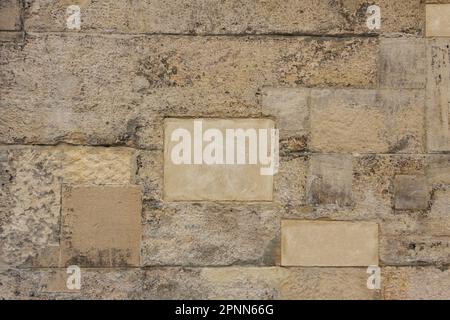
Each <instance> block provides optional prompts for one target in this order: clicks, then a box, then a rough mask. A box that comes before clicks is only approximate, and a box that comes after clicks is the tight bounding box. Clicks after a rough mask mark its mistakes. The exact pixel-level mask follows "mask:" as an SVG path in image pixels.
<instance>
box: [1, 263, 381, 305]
mask: <svg viewBox="0 0 450 320" xmlns="http://www.w3.org/2000/svg"><path fill="white" fill-rule="evenodd" d="M64 271H65V269H57V270H49V269H25V270H15V271H9V272H7V273H0V298H5V299H257V300H260V299H378V298H379V297H380V292H379V290H369V289H367V287H366V282H367V276H368V275H367V274H366V270H365V268H279V267H225V268H179V267H164V268H161V267H159V268H148V269H145V270H142V269H81V290H80V291H79V292H64V291H63V292H61V291H59V292H58V291H54V292H46V291H48V290H46V287H47V286H48V283H49V281H50V280H51V279H52V277H54V275H55V274H56V273H57V272H59V273H61V274H62V273H64Z"/></svg>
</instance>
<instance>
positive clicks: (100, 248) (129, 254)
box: [61, 186, 141, 267]
mask: <svg viewBox="0 0 450 320" xmlns="http://www.w3.org/2000/svg"><path fill="white" fill-rule="evenodd" d="M62 210H63V211H62V212H63V213H62V222H61V224H62V231H61V258H62V261H61V264H62V266H68V265H78V266H80V267H124V266H139V265H140V242H141V191H140V188H139V187H137V186H101V187H98V186H65V187H64V189H63V200H62Z"/></svg>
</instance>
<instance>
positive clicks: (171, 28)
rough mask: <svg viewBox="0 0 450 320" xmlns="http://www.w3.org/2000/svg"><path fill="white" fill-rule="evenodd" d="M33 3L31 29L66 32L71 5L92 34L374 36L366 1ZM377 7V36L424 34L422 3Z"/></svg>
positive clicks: (391, 1)
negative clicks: (379, 22) (379, 25)
mask: <svg viewBox="0 0 450 320" xmlns="http://www.w3.org/2000/svg"><path fill="white" fill-rule="evenodd" d="M28 2H29V3H28V6H27V10H26V16H25V26H26V29H27V30H28V31H63V30H65V28H66V27H65V26H66V24H65V21H66V15H65V9H66V7H67V6H68V5H69V4H78V5H80V8H81V12H82V30H83V31H88V32H92V31H93V32H96V31H102V32H116V33H183V34H265V33H276V34H279V33H295V34H299V33H302V34H303V33H306V34H330V35H334V34H349V33H355V34H366V33H369V32H370V30H369V29H368V28H367V26H366V19H367V16H368V15H367V14H366V12H367V8H368V6H369V4H368V3H367V2H365V1H362V0H358V1H335V2H323V1H317V0H303V1H296V0H284V1H282V0H273V1H271V2H254V1H250V0H245V1H237V0H232V1H227V2H225V3H224V2H222V1H219V0H208V1H201V0H194V1H193V0H177V1H171V2H166V1H163V0H157V1H149V0H139V1H133V2H131V3H128V2H123V3H122V2H117V1H113V0H108V1H103V2H102V3H98V2H96V1H89V0H74V1H70V2H67V1H63V2H54V1H48V0H47V1H42V0H39V1H38V0H29V1H28ZM377 5H378V6H380V8H381V12H382V18H383V20H382V28H381V30H374V32H373V33H409V34H421V33H422V30H423V20H424V19H423V14H422V11H421V6H420V1H418V0H413V1H411V0H401V1H399V0H397V1H395V0H380V1H378V2H377Z"/></svg>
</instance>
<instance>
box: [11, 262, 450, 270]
mask: <svg viewBox="0 0 450 320" xmlns="http://www.w3.org/2000/svg"><path fill="white" fill-rule="evenodd" d="M448 266H449V264H432V263H429V264H379V265H378V267H380V268H381V269H383V268H392V267H396V268H420V267H426V268H436V269H442V268H447V267H448ZM368 267H369V266H281V265H213V266H212V265H204V266H188V265H161V266H140V267H136V266H129V267H125V266H124V267H80V268H81V269H87V270H95V271H98V270H108V271H109V270H117V271H120V270H142V271H145V270H152V269H164V268H167V269H169V268H182V269H225V268H229V269H231V268H242V269H268V268H281V269H287V270H289V269H291V270H298V269H306V270H311V269H344V270H345V269H362V270H365V269H367V268H368ZM58 269H67V267H20V268H11V269H9V270H11V271H17V270H19V271H20V270H58Z"/></svg>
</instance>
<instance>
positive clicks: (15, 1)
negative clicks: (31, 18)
mask: <svg viewBox="0 0 450 320" xmlns="http://www.w3.org/2000/svg"><path fill="white" fill-rule="evenodd" d="M20 28H21V22H20V1H19V0H2V1H1V2H0V31H5V30H6V31H14V30H20Z"/></svg>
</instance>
